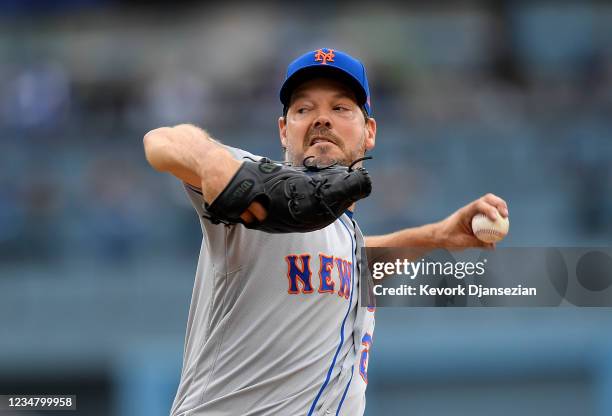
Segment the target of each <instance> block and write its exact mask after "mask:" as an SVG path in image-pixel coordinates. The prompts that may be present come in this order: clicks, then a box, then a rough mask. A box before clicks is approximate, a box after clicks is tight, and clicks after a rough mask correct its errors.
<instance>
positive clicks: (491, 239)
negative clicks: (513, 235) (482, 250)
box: [472, 212, 510, 243]
mask: <svg viewBox="0 0 612 416" xmlns="http://www.w3.org/2000/svg"><path fill="white" fill-rule="evenodd" d="M508 228H510V221H509V220H508V218H504V217H502V216H501V215H500V214H499V212H498V213H497V219H496V220H495V221H491V219H489V217H487V216H486V215H485V214H476V215H474V218H472V232H473V233H474V235H475V236H476V238H478V239H479V240H480V241H484V242H485V243H496V242H498V241H500V240H502V239H503V238H504V237H505V236H506V234H508Z"/></svg>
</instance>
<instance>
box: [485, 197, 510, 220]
mask: <svg viewBox="0 0 612 416" xmlns="http://www.w3.org/2000/svg"><path fill="white" fill-rule="evenodd" d="M483 199H484V200H485V201H487V202H488V203H489V204H491V205H493V206H494V207H496V208H497V210H498V211H499V213H500V214H501V215H502V217H507V216H508V204H506V201H504V200H503V199H502V198H500V197H498V196H497V195H494V194H492V193H488V194H486V195H485V196H483Z"/></svg>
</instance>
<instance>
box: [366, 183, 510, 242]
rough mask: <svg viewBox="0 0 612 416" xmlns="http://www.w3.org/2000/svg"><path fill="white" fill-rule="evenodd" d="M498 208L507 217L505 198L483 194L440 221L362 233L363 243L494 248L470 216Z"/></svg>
mask: <svg viewBox="0 0 612 416" xmlns="http://www.w3.org/2000/svg"><path fill="white" fill-rule="evenodd" d="M497 212H499V214H501V216H503V217H504V218H507V217H508V205H507V204H506V201H504V200H503V199H502V198H500V197H498V196H497V195H493V194H490V193H489V194H486V195H484V196H482V197H480V198H478V199H477V200H475V201H472V202H470V203H469V204H467V205H466V206H464V207H462V208H460V209H458V210H457V211H455V212H454V213H453V214H451V215H450V216H448V217H447V218H445V219H443V220H442V221H439V222H436V223H433V224H426V225H423V226H420V227H415V228H406V229H403V230H399V231H396V232H393V233H390V234H384V235H377V236H368V237H365V245H366V247H414V248H418V249H423V251H428V250H430V249H431V250H433V249H437V248H445V249H449V250H461V249H466V248H471V247H481V248H494V247H495V244H494V243H484V242H482V241H480V240H479V239H477V238H476V237H475V236H474V233H473V232H472V224H471V222H472V218H473V217H474V215H476V214H485V215H486V216H487V217H489V218H490V219H491V220H495V219H496V218H497Z"/></svg>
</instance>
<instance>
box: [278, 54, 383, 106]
mask: <svg viewBox="0 0 612 416" xmlns="http://www.w3.org/2000/svg"><path fill="white" fill-rule="evenodd" d="M318 77H325V78H335V79H338V80H340V81H342V82H344V83H346V84H347V85H348V86H349V87H350V88H351V90H353V92H354V93H355V96H356V98H357V104H359V105H360V106H363V108H365V111H366V113H367V114H368V116H371V115H372V111H371V108H370V88H369V87H368V78H367V77H366V70H365V66H363V64H362V63H361V61H359V60H358V59H355V58H353V57H352V56H350V55H349V54H347V53H345V52H342V51H337V50H335V49H330V48H321V49H317V50H315V51H312V52H308V53H305V54H304V55H302V56H300V57H299V58H297V59H296V60H295V61H293V62H291V63H290V64H289V66H288V67H287V75H286V76H285V81H284V82H283V85H282V86H281V89H280V100H281V103H283V105H284V106H285V108H287V107H289V102H290V101H291V94H292V93H293V91H294V90H295V89H296V88H297V87H298V86H299V85H300V84H302V83H303V82H305V81H307V80H309V79H312V78H318Z"/></svg>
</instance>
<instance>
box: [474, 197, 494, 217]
mask: <svg viewBox="0 0 612 416" xmlns="http://www.w3.org/2000/svg"><path fill="white" fill-rule="evenodd" d="M497 212H498V211H497V207H496V206H495V205H492V204H490V203H489V202H487V201H486V200H485V199H484V198H480V199H478V200H476V202H474V205H473V212H472V213H471V216H470V219H471V217H473V216H474V215H476V214H485V215H486V216H487V217H489V218H490V219H491V220H492V221H495V220H496V219H497Z"/></svg>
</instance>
